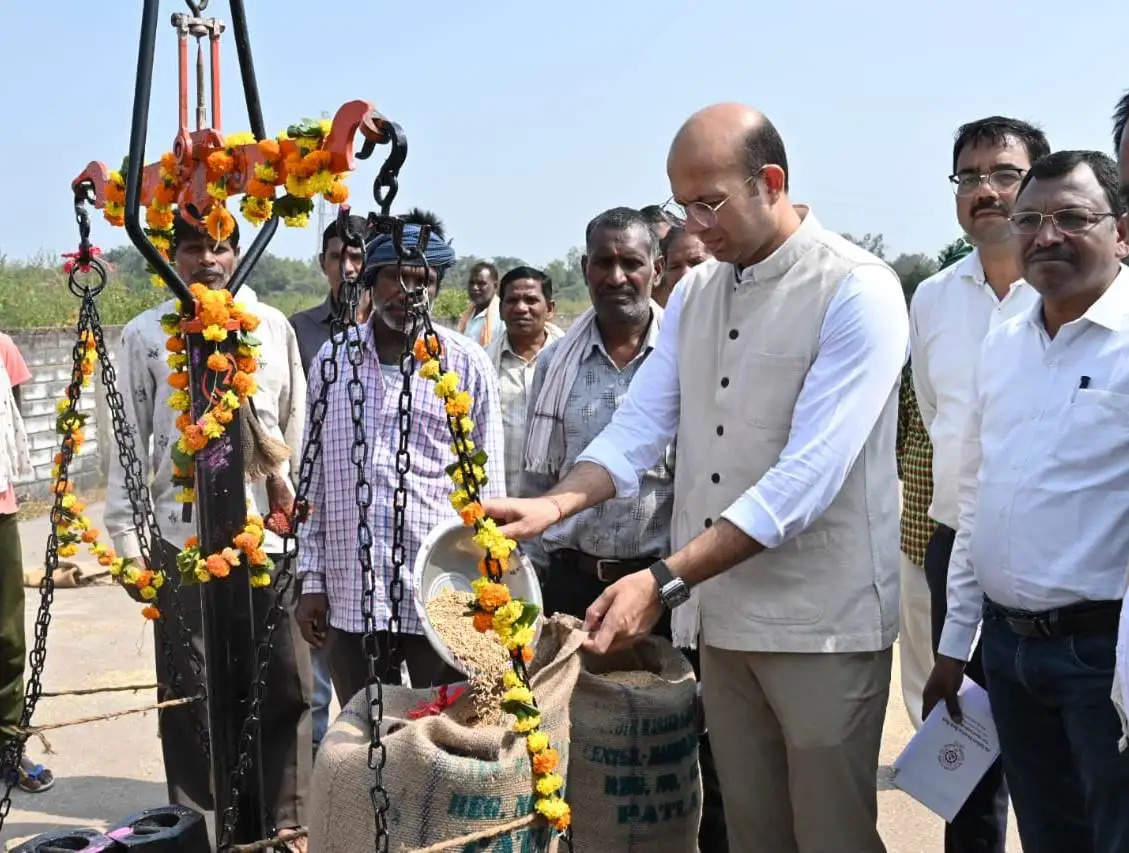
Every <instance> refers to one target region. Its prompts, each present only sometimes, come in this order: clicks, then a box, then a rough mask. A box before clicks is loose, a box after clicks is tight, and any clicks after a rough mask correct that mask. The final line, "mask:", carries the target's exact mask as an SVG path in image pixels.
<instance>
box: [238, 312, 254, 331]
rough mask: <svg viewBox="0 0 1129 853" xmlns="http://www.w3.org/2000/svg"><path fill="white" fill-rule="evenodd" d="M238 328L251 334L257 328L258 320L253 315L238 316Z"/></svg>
mask: <svg viewBox="0 0 1129 853" xmlns="http://www.w3.org/2000/svg"><path fill="white" fill-rule="evenodd" d="M239 328H241V329H242V330H243V331H244V332H253V331H255V329H257V328H259V318H258V317H256V316H255V315H254V314H240V315H239Z"/></svg>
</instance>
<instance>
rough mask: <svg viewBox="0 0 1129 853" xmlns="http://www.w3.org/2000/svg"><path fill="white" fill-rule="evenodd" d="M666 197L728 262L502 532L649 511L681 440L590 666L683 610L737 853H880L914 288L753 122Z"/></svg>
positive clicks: (701, 134) (738, 119)
mask: <svg viewBox="0 0 1129 853" xmlns="http://www.w3.org/2000/svg"><path fill="white" fill-rule="evenodd" d="M667 173H668V176H669V178H670V184H671V189H672V190H673V193H674V195H673V199H672V201H673V202H674V203H676V204H677V205H678V206H679V207H680V208H682V211H683V212H684V213H685V216H684V217H683V218H684V219H685V221H686V229H687V231H688V232H690V233H692V234H697V235H698V236H700V238H701V240H702V242H703V243H704V244H705V246H706V248H707V249H708V250H709V251H710V252H711V253H712V254H713V255H714V258H715V259H714V260H709V261H706V262H705V263H702V264H700V265H698V266H697V267H695V268H694V269H692V270H690V272H689V273H687V275H686V277H685V278H683V280H682V284H681V286H680V287H678V288H677V289H676V290H675V292H674V293H673V294H672V295H671V298H670V302H669V303H668V304H667V308H666V316H665V319H664V322H663V328H662V333H661V335H660V337H659V341H658V344H657V345H656V347H655V350H654V352H652V354H651V357H650V358H649V359H648V360H647V363H646V364H644V365H643V367H642V368H641V369H640V371H639V373H638V375H637V377H636V381H634V382H632V383H631V388H630V391H629V393H628V396H627V400H626V401H625V402H624V404H623V405H622V406H621V407H620V409H619V410H618V411H617V412H616V415H615V417H614V418H613V419H612V422H611V423H610V424H609V425H608V427H607V428H606V429H605V430H604V431H603V432H602V433H601V434H600V435H599V436H598V437H597V438H596V439H595V440H594V441H593V442H592V444H591V445H589V447H588V449H587V450H586V451H585V452H584V453H583V454H581V456H580V461H579V464H577V465H576V467H574V468H573V469H572V471H571V472H570V473H569V475H568V476H567V477H566V478H565V479H564V480H562V481H561V482H560V483H558V484H557V486H555V487H554V488H553V489H552V491H551V492H549V493H548V494H547V495H546V496H543V497H540V498H532V499H525V500H505V499H504V500H496V501H490V502H488V503H487V506H486V510H487V512H488V513H490V514H491V515H492V516H494V517H496V518H498V519H500V520H501V521H503V522H505V523H506V524H505V527H504V528H503V529H504V531H505V532H506V533H507V534H510V535H513V536H516V537H518V538H526V537H528V536H531V535H533V534H535V533H537V532H539V531H541V530H543V529H544V528H546V527H548V526H549V525H551V524H554V523H556V522H558V521H560V519H561V518H562V517H565V516H569V515H571V514H573V513H575V512H578V511H580V510H582V509H585V508H587V507H589V506H592V505H594V504H596V503H599V502H601V501H603V500H606V499H608V498H610V497H613V496H617V497H626V496H628V495H631V494H634V492H635V490H636V489H637V487H638V481H639V476H640V474H641V473H642V472H643V471H645V470H646V469H648V468H649V467H650V466H652V465H653V464H654V463H655V461H656V460H657V459H658V458H659V455H660V454H661V453H662V448H664V447H665V446H666V445H667V444H668V443H669V442H670V441H671V440H672V439H674V438H675V437H677V440H678V466H677V471H676V474H675V484H674V492H675V494H674V518H673V528H672V545H673V550H674V553H673V554H672V555H671V556H670V557H668V558H667V559H666V560H663V561H659V562H657V563H656V564H655V565H653V566H651V567H650V568H649V569H644V570H642V571H639V572H635V573H633V574H630V575H627V576H626V577H624V578H622V579H621V580H619V581H617V582H616V583H615V584H613V585H612V586H610V587H609V588H608V589H607V590H605V592H604V593H603V594H602V595H601V596H600V598H599V599H597V600H596V602H595V603H594V604H593V605H592V606H591V607H590V608H589V609H588V613H587V619H586V622H585V626H586V628H587V629H588V630H589V631H590V637H589V639H588V642H587V648H588V650H589V651H593V652H597V653H599V652H603V651H606V650H608V649H609V648H618V647H622V646H624V645H627V644H630V643H631V642H633V641H634V640H635V639H636V638H638V637H640V636H642V635H644V634H646V633H647V632H648V631H650V630H651V627H652V626H653V625H654V624H655V623H656V622H657V621H658V619H659V616H660V615H661V614H662V612H663V610H664V608H670V609H672V610H673V613H672V617H673V619H674V620H675V621H676V622H677V621H679V620H680V618H682V615H683V614H684V613H685V614H687V615H688V617H689V618H690V619H692V620H696V621H698V622H699V623H700V644H701V659H702V688H703V695H704V700H705V707H706V721H707V723H708V724H709V729H710V733H711V738H712V740H713V749H714V754H715V757H716V760H717V769H718V775H719V776H720V778H721V787H722V796H723V799H724V802H725V814H726V821H727V823H728V827H729V837H730V840H731V844H732V847H733V849H734V850H742V851H744V850H750V851H751V850H765V851H769V850H771V851H773V853H778V851H805V853H806V851H828V850H850V851H852V853H870V851H882V850H884V847H883V845H882V841H881V839H880V838H879V837H878V832H877V829H876V826H875V824H876V821H877V815H878V805H877V793H876V790H875V778H876V772H877V769H878V747H879V742H880V740H881V734H882V720H883V717H884V713H885V708H886V698H887V694H888V693H889V685H890V647H891V644H892V643H893V641H894V635H895V632H896V626H897V621H898V566H899V560H898V485H897V472H896V470H895V464H894V441H895V432H896V428H897V403H898V399H897V398H898V393H897V392H898V381H899V376H900V373H901V369H902V365H903V364H904V362H905V358H906V348H907V342H908V334H909V329H908V322H907V317H906V309H905V301H904V298H903V296H902V290H901V285H900V284H899V282H898V277H897V276H896V275H895V274H894V272H893V271H892V270H890V269H889V268H888V267H887V266H886V265H885V264H883V263H882V262H881V261H880V260H879V259H878V258H876V257H874V256H873V255H870V254H868V253H867V252H865V251H863V250H861V249H859V248H858V247H856V246H854V245H853V244H851V243H848V242H847V241H845V240H843V239H842V238H840V237H839V236H837V235H836V234H835V233H834V232H832V231H829V230H827V229H825V228H824V227H823V226H822V225H821V224H820V223H819V221H818V220H817V219H816V218H815V215H814V214H813V213H812V212H811V210H810V209H809V208H807V207H804V206H799V205H796V206H794V205H793V204H792V203H791V201H790V200H789V197H788V161H787V158H786V156H785V152H784V143H783V142H782V141H781V138H780V135H779V134H778V133H777V131H776V129H775V128H774V127H773V126H772V123H771V122H769V120H768V119H767V118H765V117H764V116H763V115H761V114H760V113H758V112H757V111H756V110H753V109H750V108H748V107H745V106H741V105H739V104H719V105H716V106H712V107H708V108H706V109H704V110H702V111H701V112H699V113H697V114H695V115H694V116H692V117H691V118H690V119H689V120H688V121H687V122H686V123H685V124H684V125H683V126H682V128H681V129H680V130H679V132H678V135H677V136H676V137H675V139H674V142H673V144H672V145H671V149H670V155H669V157H668V159H667ZM683 414H685V415H686V417H682V415H683ZM691 589H692V590H693V593H692V594H693V595H694V596H695V597H696V598H697V606H698V611H697V615H695V614H694V612H693V610H692V607H693V606H692V605H691V607H687V604H686V602H687V600H688V599H689V597H690V595H691V592H690V590H691Z"/></svg>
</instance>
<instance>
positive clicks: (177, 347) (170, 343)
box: [165, 335, 184, 352]
mask: <svg viewBox="0 0 1129 853" xmlns="http://www.w3.org/2000/svg"><path fill="white" fill-rule="evenodd" d="M165 349H167V350H168V351H169V352H184V338H182V337H181V336H180V335H173V336H172V337H170V338H169V339H168V340H167V341H165Z"/></svg>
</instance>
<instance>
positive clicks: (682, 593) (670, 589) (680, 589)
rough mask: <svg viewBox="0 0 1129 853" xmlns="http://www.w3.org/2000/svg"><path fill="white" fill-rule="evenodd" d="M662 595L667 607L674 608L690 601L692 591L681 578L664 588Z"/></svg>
mask: <svg viewBox="0 0 1129 853" xmlns="http://www.w3.org/2000/svg"><path fill="white" fill-rule="evenodd" d="M661 595H662V600H663V601H664V602H665V603H666V606H667V607H671V608H673V607H677V606H678V605H679V604H683V603H685V602H686V601H688V600H689V598H690V590H689V589H688V588H687V586H686V584H685V582H684V581H683V580H682V579H681V578H675V579H674V580H672V581H671V582H670V583H668V584H666V585H665V586H663V588H662V593H661Z"/></svg>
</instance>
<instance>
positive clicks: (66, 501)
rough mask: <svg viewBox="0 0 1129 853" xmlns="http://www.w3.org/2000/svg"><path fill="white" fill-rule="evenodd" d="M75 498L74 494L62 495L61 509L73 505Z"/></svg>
mask: <svg viewBox="0 0 1129 853" xmlns="http://www.w3.org/2000/svg"><path fill="white" fill-rule="evenodd" d="M77 500H78V498H76V497H75V496H74V495H63V509H70V508H71V507H73V506H74V505H75V501H77Z"/></svg>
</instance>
